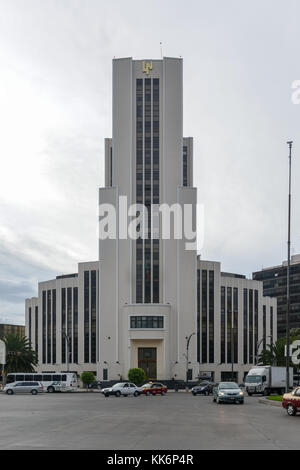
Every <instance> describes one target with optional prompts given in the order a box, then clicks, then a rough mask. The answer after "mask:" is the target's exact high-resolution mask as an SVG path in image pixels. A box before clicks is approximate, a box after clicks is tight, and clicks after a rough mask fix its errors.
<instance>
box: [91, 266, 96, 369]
mask: <svg viewBox="0 0 300 470" xmlns="http://www.w3.org/2000/svg"><path fill="white" fill-rule="evenodd" d="M96 281H97V272H96V271H91V362H93V363H96V353H97V311H96V308H97V307H96V305H97V282H96Z"/></svg>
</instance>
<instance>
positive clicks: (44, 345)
mask: <svg viewBox="0 0 300 470" xmlns="http://www.w3.org/2000/svg"><path fill="white" fill-rule="evenodd" d="M42 309H43V312H42V335H43V341H42V359H43V364H46V337H47V335H46V331H47V330H46V319H47V306H46V291H45V290H43V305H42Z"/></svg>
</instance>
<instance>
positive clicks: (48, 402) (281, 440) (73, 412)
mask: <svg viewBox="0 0 300 470" xmlns="http://www.w3.org/2000/svg"><path fill="white" fill-rule="evenodd" d="M0 422H1V427H0V442H1V449H108V450H110V449H120V450H122V449H123V450H124V449H125V450H140V449H146V450H153V449H154V450H159V449H170V450H187V449H193V450H194V449H273V450H274V449H299V448H300V439H299V435H300V432H299V430H300V415H297V416H296V417H289V416H288V415H287V413H286V411H285V410H284V409H283V408H281V407H273V406H269V405H265V404H262V403H259V397H246V398H245V404H244V405H232V404H222V405H217V404H216V403H213V401H212V397H211V396H209V397H203V396H196V397H194V396H192V395H191V394H186V393H169V394H168V395H166V396H163V397H161V396H150V397H146V396H140V397H137V398H135V397H126V398H125V397H121V398H116V397H109V398H105V397H104V396H103V395H102V394H100V393H74V394H72V393H68V394H67V393H57V394H47V393H45V394H41V395H38V396H31V395H14V396H7V395H5V394H0Z"/></svg>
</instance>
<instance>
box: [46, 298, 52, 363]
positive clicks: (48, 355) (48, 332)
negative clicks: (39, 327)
mask: <svg viewBox="0 0 300 470" xmlns="http://www.w3.org/2000/svg"><path fill="white" fill-rule="evenodd" d="M51 315H52V311H51V290H48V291H47V364H51Z"/></svg>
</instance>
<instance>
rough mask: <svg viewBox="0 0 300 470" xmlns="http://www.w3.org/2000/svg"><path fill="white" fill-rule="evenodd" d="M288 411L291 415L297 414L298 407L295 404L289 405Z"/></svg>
mask: <svg viewBox="0 0 300 470" xmlns="http://www.w3.org/2000/svg"><path fill="white" fill-rule="evenodd" d="M286 411H287V414H288V415H289V416H296V408H295V407H294V406H293V405H288V407H287V409H286Z"/></svg>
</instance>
